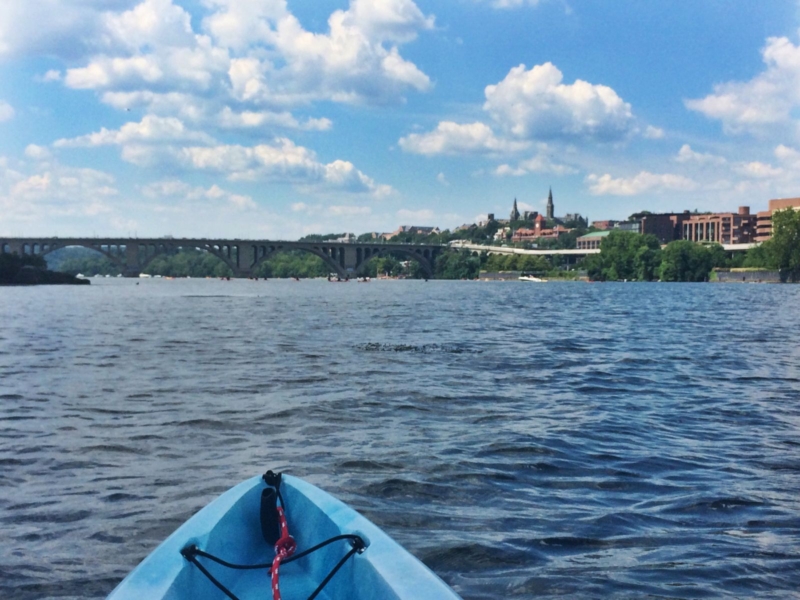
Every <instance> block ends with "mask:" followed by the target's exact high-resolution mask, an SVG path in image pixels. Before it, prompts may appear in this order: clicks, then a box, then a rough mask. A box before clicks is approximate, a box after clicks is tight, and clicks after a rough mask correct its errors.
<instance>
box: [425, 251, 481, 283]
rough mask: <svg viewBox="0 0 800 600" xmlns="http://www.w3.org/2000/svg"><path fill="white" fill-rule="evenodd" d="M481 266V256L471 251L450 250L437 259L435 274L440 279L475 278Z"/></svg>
mask: <svg viewBox="0 0 800 600" xmlns="http://www.w3.org/2000/svg"><path fill="white" fill-rule="evenodd" d="M480 268H481V261H480V257H478V256H473V255H472V254H471V253H469V252H459V251H456V250H450V251H447V252H443V253H442V254H440V255H439V257H438V258H437V259H436V267H435V274H436V277H437V278H438V279H475V278H476V277H478V275H479V273H480Z"/></svg>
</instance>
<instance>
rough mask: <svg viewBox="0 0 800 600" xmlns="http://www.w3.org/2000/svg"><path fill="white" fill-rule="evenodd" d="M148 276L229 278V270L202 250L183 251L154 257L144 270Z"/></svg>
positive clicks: (231, 273)
mask: <svg viewBox="0 0 800 600" xmlns="http://www.w3.org/2000/svg"><path fill="white" fill-rule="evenodd" d="M143 272H144V273H147V274H148V275H163V276H164V277H230V276H232V275H233V271H231V268H230V267H229V266H228V265H226V264H225V263H224V262H223V261H221V260H220V259H219V258H217V257H216V256H214V255H213V254H209V253H208V252H203V251H202V250H183V251H180V252H176V253H175V254H164V255H161V256H156V257H155V258H154V259H153V260H152V261H151V262H150V264H149V265H147V267H146V268H145V269H144V271H143Z"/></svg>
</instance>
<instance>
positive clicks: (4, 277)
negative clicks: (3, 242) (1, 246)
mask: <svg viewBox="0 0 800 600" xmlns="http://www.w3.org/2000/svg"><path fill="white" fill-rule="evenodd" d="M22 267H34V268H36V269H46V268H47V263H46V262H45V260H44V259H43V258H42V257H41V256H31V255H28V254H23V255H22V256H20V255H19V254H9V253H8V252H3V253H0V283H10V282H12V281H14V279H15V278H16V276H17V274H18V273H19V272H20V270H21V269H22Z"/></svg>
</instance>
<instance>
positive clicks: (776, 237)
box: [762, 209, 800, 281]
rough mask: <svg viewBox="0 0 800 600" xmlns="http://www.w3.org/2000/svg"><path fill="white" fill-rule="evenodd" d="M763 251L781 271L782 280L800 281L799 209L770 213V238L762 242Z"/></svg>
mask: <svg viewBox="0 0 800 600" xmlns="http://www.w3.org/2000/svg"><path fill="white" fill-rule="evenodd" d="M762 246H766V249H765V250H764V252H765V253H766V255H767V256H770V257H771V262H772V264H773V265H775V267H777V268H778V269H779V270H780V272H781V279H782V280H784V281H787V280H788V281H800V211H797V210H793V209H786V210H779V211H776V212H774V213H772V239H770V240H769V241H767V242H764V244H762Z"/></svg>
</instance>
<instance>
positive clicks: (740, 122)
mask: <svg viewBox="0 0 800 600" xmlns="http://www.w3.org/2000/svg"><path fill="white" fill-rule="evenodd" d="M761 54H762V58H763V60H764V64H765V65H766V68H765V70H764V71H762V72H761V73H760V74H758V75H756V76H755V77H754V78H753V79H751V80H750V81H731V82H727V83H721V84H718V85H715V86H714V93H712V94H709V95H708V96H706V97H705V98H700V99H691V100H685V104H686V106H687V108H689V109H690V110H694V111H697V112H699V113H702V114H704V115H705V116H706V117H709V118H711V119H717V120H719V121H721V122H722V126H723V129H724V130H725V131H726V132H727V133H732V134H737V133H755V134H763V133H765V132H766V131H768V130H770V129H771V128H775V127H780V126H782V125H785V124H787V123H790V122H793V121H796V119H794V117H793V111H794V110H795V109H796V108H797V107H799V106H800V46H796V45H794V44H793V43H792V42H791V41H790V40H789V39H788V38H785V37H771V38H768V39H767V42H766V46H765V47H764V48H763V50H762V51H761Z"/></svg>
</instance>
